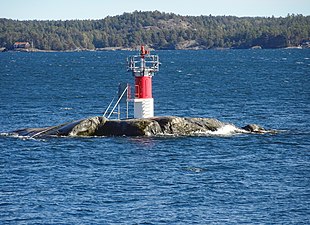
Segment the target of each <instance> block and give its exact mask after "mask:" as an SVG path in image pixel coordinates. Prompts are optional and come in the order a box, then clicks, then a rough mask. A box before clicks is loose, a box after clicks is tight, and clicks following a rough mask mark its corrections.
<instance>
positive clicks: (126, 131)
mask: <svg viewBox="0 0 310 225" xmlns="http://www.w3.org/2000/svg"><path fill="white" fill-rule="evenodd" d="M225 127H226V128H227V127H228V128H229V132H231V133H266V132H271V131H266V130H265V129H264V128H262V127H260V126H258V125H256V124H250V125H247V126H245V127H243V128H237V127H236V126H234V125H232V124H228V123H223V122H221V121H219V120H217V119H212V118H189V117H176V116H164V117H153V118H147V119H127V120H108V119H106V118H105V117H100V116H96V117H91V118H87V119H83V120H79V121H74V122H70V123H65V124H61V125H58V126H51V127H45V128H26V129H21V130H16V131H13V132H12V133H13V134H17V135H19V136H25V137H33V138H44V137H57V136H161V135H175V136H193V135H203V134H212V133H214V134H221V133H220V132H219V131H221V130H223V129H225Z"/></svg>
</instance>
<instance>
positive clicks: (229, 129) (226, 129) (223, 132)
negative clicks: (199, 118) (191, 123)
mask: <svg viewBox="0 0 310 225" xmlns="http://www.w3.org/2000/svg"><path fill="white" fill-rule="evenodd" d="M248 133H250V132H249V131H246V130H243V129H240V128H238V127H236V126H234V125H232V124H226V125H224V126H222V127H220V128H219V129H217V130H216V131H207V132H195V134H197V135H210V136H232V135H236V134H248Z"/></svg>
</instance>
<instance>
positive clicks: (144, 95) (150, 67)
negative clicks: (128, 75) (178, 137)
mask: <svg viewBox="0 0 310 225" xmlns="http://www.w3.org/2000/svg"><path fill="white" fill-rule="evenodd" d="M127 60H128V71H131V72H132V75H133V76H134V77H135V98H134V100H133V102H134V117H135V118H149V117H153V116H154V99H153V96H152V77H153V76H154V74H155V72H157V71H158V70H159V58H158V56H157V55H151V54H150V51H148V50H146V49H145V48H144V46H143V45H142V46H141V50H140V55H134V56H130V57H129V58H128V59H127Z"/></svg>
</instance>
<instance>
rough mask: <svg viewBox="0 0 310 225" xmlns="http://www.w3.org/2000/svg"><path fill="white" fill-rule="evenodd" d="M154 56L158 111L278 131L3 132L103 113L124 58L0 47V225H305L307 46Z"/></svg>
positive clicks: (309, 153)
mask: <svg viewBox="0 0 310 225" xmlns="http://www.w3.org/2000/svg"><path fill="white" fill-rule="evenodd" d="M154 53H155V54H158V55H159V57H160V60H161V63H162V64H161V67H160V71H159V72H158V73H157V74H156V75H155V76H154V78H153V95H154V99H155V115H158V116H162V115H176V116H187V117H212V118H217V119H219V120H221V121H223V122H229V123H233V124H235V125H236V126H238V127H242V126H244V125H246V124H249V123H255V124H259V125H261V126H263V127H265V128H266V129H275V130H279V131H280V132H279V133H277V134H263V135H260V134H237V135H233V134H231V135H227V134H226V135H204V136H199V137H174V136H167V137H90V138H82V137H81V138H72V137H71V138H64V137H63V138H47V139H31V138H22V137H12V136H10V135H8V133H9V132H10V131H12V130H17V129H21V128H27V127H45V126H52V125H57V124H61V123H65V122H69V121H73V120H78V119H82V118H87V117H90V116H96V115H102V113H103V112H104V111H105V109H106V107H107V106H108V104H109V103H110V101H111V99H112V98H113V97H114V95H115V94H116V93H117V87H118V83H120V82H130V83H132V84H133V77H132V75H131V74H130V73H127V72H126V57H127V56H129V55H131V54H135V52H127V51H110V52H50V53H21V52H6V53H0V68H1V70H0V118H1V119H0V133H1V135H0V149H1V154H0V224H309V223H310V122H309V121H310V107H309V106H310V50H306V49H303V50H300V49H280V50H222V51H216V50H206V51H155V52H154ZM131 115H132V111H131Z"/></svg>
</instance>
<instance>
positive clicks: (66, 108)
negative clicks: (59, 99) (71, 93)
mask: <svg viewBox="0 0 310 225" xmlns="http://www.w3.org/2000/svg"><path fill="white" fill-rule="evenodd" d="M61 109H62V110H72V109H73V108H70V107H64V108H61Z"/></svg>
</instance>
